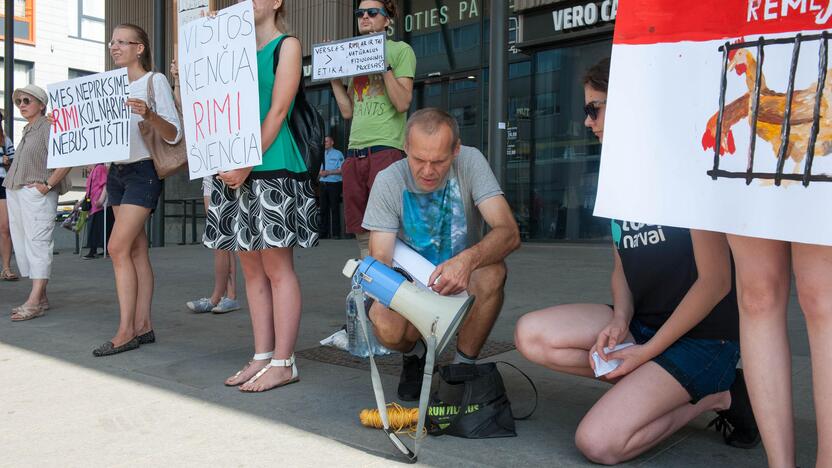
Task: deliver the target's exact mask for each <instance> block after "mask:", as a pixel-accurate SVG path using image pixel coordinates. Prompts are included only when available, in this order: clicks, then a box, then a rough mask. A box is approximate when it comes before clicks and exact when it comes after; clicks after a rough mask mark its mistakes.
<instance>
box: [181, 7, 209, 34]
mask: <svg viewBox="0 0 832 468" xmlns="http://www.w3.org/2000/svg"><path fill="white" fill-rule="evenodd" d="M210 9H211V6H210V1H209V0H179V3H178V4H177V6H176V17H177V24H178V25H179V27H180V28H181V27H182V26H184V25H186V24H188V23H190V22H191V21H194V20H198V19H200V18H202V17H203V16H205V15H207V14H208V12H209V11H210Z"/></svg>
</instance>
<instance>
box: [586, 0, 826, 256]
mask: <svg viewBox="0 0 832 468" xmlns="http://www.w3.org/2000/svg"><path fill="white" fill-rule="evenodd" d="M715 13H718V14H715ZM830 16H832V3H830V2H810V1H794V2H780V3H777V4H776V5H775V2H768V1H766V2H762V1H759V0H744V1H734V2H724V1H721V0H700V1H698V2H669V1H666V0H633V1H628V2H626V3H625V2H621V8H620V10H619V11H618V20H617V24H616V28H615V37H614V40H613V50H612V70H611V75H610V86H609V92H608V96H607V103H606V115H605V125H604V141H603V153H602V159H601V169H600V179H599V190H598V198H597V202H596V205H595V215H596V216H602V217H608V218H616V219H620V220H626V221H631V222H641V223H648V224H657V225H669V226H680V227H687V228H696V229H703V230H710V231H716V232H726V233H731V234H738V235H744V236H751V237H759V238H766V239H776V240H783V241H794V242H804V243H811V244H823V245H832V205H830V203H829V201H830V200H832V119H830V116H829V113H828V112H827V111H826V110H825V109H828V108H829V106H830V104H832V74H830V73H827V72H828V71H829V69H830V62H829V52H828V30H829V28H830V21H829V19H830ZM789 93H792V95H793V98H792V99H788V98H787V97H786V96H787V95H788V94H789ZM787 103H790V105H787ZM816 104H817V105H816ZM787 115H788V117H787Z"/></svg>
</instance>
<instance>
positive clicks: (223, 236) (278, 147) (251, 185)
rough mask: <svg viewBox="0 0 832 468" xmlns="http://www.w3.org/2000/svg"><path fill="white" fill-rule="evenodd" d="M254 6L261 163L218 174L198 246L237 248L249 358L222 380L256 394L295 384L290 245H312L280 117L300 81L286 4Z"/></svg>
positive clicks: (309, 199)
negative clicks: (288, 31)
mask: <svg viewBox="0 0 832 468" xmlns="http://www.w3.org/2000/svg"><path fill="white" fill-rule="evenodd" d="M253 6H254V22H255V33H256V39H257V48H258V51H257V62H258V69H259V71H258V83H259V90H260V122H261V132H262V137H263V141H262V144H263V148H265V150H264V153H263V161H262V164H261V165H259V166H257V167H254V168H245V169H237V170H233V171H228V172H221V173H220V174H219V176H218V177H217V179H216V180H215V183H214V188H213V190H214V191H213V192H212V197H211V206H210V210H209V213H208V226H207V228H206V236H205V245H206V246H208V247H209V248H213V249H217V248H220V249H225V250H236V251H238V252H239V256H240V263H241V265H242V267H243V274H244V276H245V280H246V295H247V297H248V304H249V309H250V313H251V321H252V328H253V329H254V352H255V354H254V357H253V358H252V360H251V361H250V362H249V363H248V364H247V365H246V366H245V367H244V368H243V369H242V370H240V371H239V372H237V374H235V375H234V376H232V377H229V378H228V379H226V381H225V383H226V385H229V386H232V385H233V386H239V388H240V390H242V391H246V392H262V391H266V390H271V389H273V388H277V387H281V386H283V385H287V384H290V383H293V382H297V381H298V373H297V367H295V355H294V348H295V342H296V340H297V335H298V328H299V326H300V313H301V293H300V284H299V282H298V278H297V275H296V274H295V270H294V264H293V258H292V255H293V254H292V249H293V247H295V246H300V247H304V248H305V247H313V246H315V245H317V243H318V234H317V232H316V229H315V228H316V225H315V217H316V216H317V211H318V209H317V204H316V203H315V193H314V191H313V190H312V181H311V180H310V179H309V175H308V171H307V168H306V164H305V163H304V161H303V158H302V157H301V154H300V152H299V150H298V147H297V144H296V143H295V141H294V139H293V137H292V134H291V132H290V130H289V126H288V122H287V120H288V118H289V115H290V112H291V110H292V107H293V105H294V101H295V96H296V94H297V90H298V85H299V83H300V80H301V45H300V42H299V41H298V40H297V39H296V38H294V37H291V36H288V35H286V34H285V31H286V25H285V16H286V2H285V1H281V0H254V2H253ZM275 59H277V66H276V68H275ZM273 70H274V71H273ZM229 217H231V219H233V220H234V222H228V218H229Z"/></svg>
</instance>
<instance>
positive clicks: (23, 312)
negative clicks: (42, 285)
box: [12, 304, 46, 322]
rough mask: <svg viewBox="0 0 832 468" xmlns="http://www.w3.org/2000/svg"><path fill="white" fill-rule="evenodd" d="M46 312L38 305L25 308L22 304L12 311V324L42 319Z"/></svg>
mask: <svg viewBox="0 0 832 468" xmlns="http://www.w3.org/2000/svg"><path fill="white" fill-rule="evenodd" d="M45 313H46V311H45V310H44V309H43V307H41V306H40V305H36V306H27V305H26V304H23V305H22V306H20V307H15V308H14V309H12V322H23V321H26V320H32V319H33V318H38V317H43V315H44V314H45Z"/></svg>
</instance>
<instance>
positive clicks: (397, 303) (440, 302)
mask: <svg viewBox="0 0 832 468" xmlns="http://www.w3.org/2000/svg"><path fill="white" fill-rule="evenodd" d="M344 276H346V277H347V278H352V280H353V282H354V283H355V284H359V285H361V287H362V288H363V289H364V292H365V293H366V294H367V295H368V296H370V297H372V298H373V299H375V300H377V301H379V302H380V303H382V304H383V305H384V306H385V307H389V308H390V309H392V310H393V311H395V312H396V313H398V314H399V315H401V316H402V317H404V318H406V319H407V321H408V322H410V323H411V324H413V326H414V327H416V329H417V330H419V333H421V334H422V336H423V337H425V338H427V337H429V336H435V337H436V355H437V356H438V355H439V354H440V353H442V351H443V350H444V349H445V346H447V345H448V341H450V340H451V338H453V336H454V335H455V334H456V331H457V329H459V327H460V325H462V322H463V321H464V320H465V317H467V316H468V312H470V311H471V306H472V305H473V304H474V296H468V297H447V296H440V295H439V294H436V293H435V292H433V291H430V290H427V289H423V288H420V287H419V286H416V285H415V284H412V283H410V282H409V281H407V278H405V277H404V276H403V275H402V274H400V273H399V272H397V271H395V270H393V269H392V268H390V267H388V266H387V265H385V264H383V263H381V262H379V261H378V260H376V259H375V258H373V257H370V256H367V257H364V260H348V261H347V264H346V265H345V266H344Z"/></svg>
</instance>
